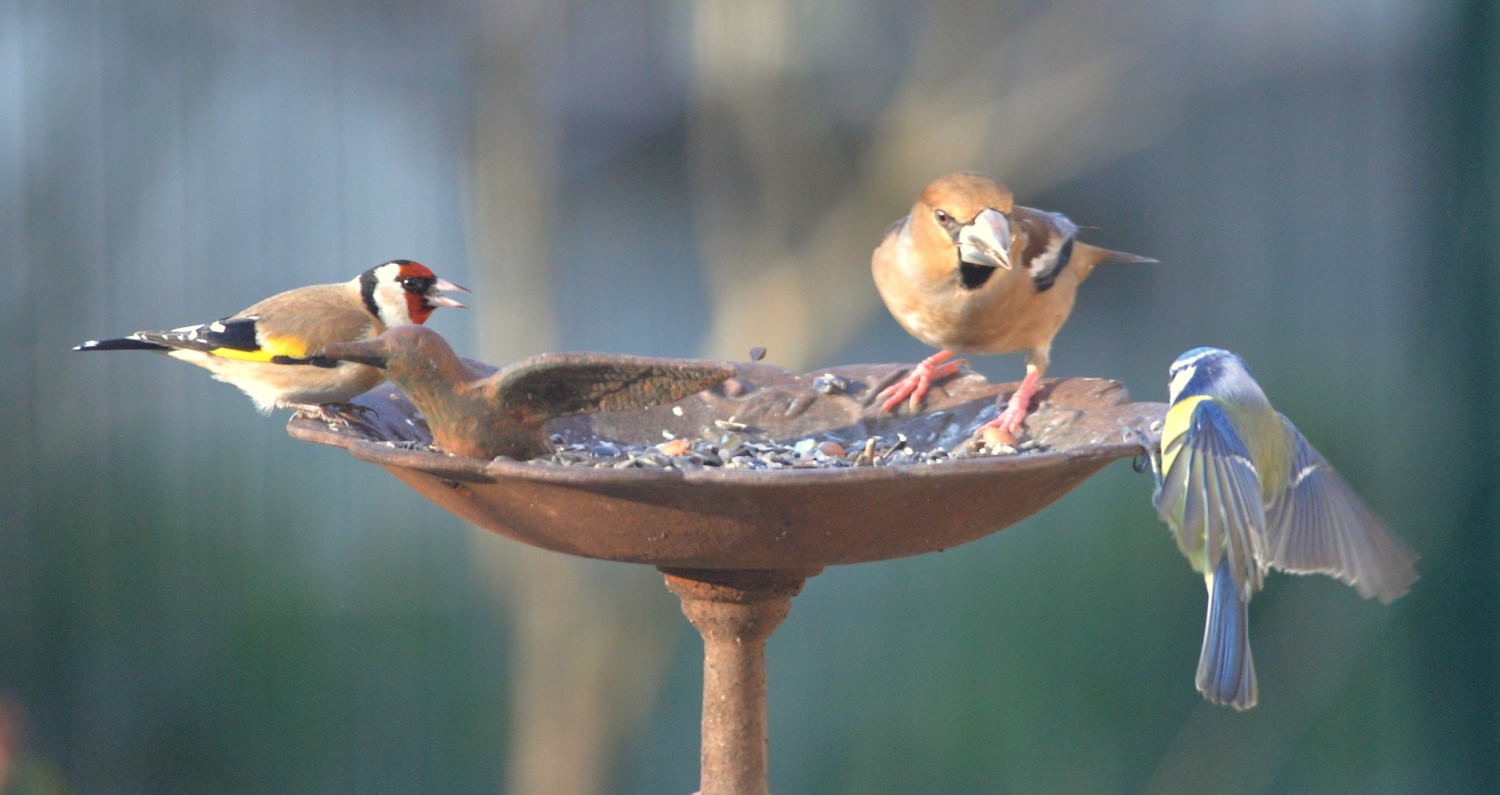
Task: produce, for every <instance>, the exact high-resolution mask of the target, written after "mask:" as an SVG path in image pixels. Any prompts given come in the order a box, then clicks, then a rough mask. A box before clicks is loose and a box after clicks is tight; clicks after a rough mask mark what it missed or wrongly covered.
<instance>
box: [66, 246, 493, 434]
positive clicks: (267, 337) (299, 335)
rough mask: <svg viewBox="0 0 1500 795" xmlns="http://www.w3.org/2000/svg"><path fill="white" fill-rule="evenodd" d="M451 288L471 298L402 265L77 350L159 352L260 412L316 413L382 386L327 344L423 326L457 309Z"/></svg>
mask: <svg viewBox="0 0 1500 795" xmlns="http://www.w3.org/2000/svg"><path fill="white" fill-rule="evenodd" d="M453 290H460V291H465V292H467V291H466V290H465V289H464V288H463V287H460V286H458V285H456V284H454V283H452V282H450V281H447V280H445V279H439V278H438V277H437V276H436V275H434V274H433V272H432V271H431V270H429V269H428V268H427V266H426V265H423V264H421V263H419V262H413V261H411V260H404V259H398V260H392V261H390V262H386V263H383V264H380V265H376V266H375V267H373V268H371V269H369V270H367V271H365V272H364V273H361V274H360V275H358V276H356V277H354V278H353V279H350V280H349V281H347V282H344V283H342V284H316V285H311V286H308V287H299V288H297V289H295V290H288V291H286V292H284V293H278V294H277V295H273V296H271V297H270V298H267V299H265V300H264V301H260V302H259V303H256V304H254V305H252V306H250V307H249V308H247V309H245V310H243V311H241V312H238V313H236V314H233V315H230V316H229V317H226V318H223V319H221V320H215V321H213V322H211V323H202V324H199V325H196V326H183V327H182V328H175V329H172V330H171V331H137V332H135V333H134V334H131V335H130V336H128V337H120V338H117V339H107V340H89V341H88V342H85V343H83V344H82V345H79V346H77V347H76V348H74V349H73V350H76V351H120V350H144V351H156V352H158V353H165V354H166V355H168V356H171V357H172V358H174V359H181V360H182V361H185V362H188V363H190V364H195V365H197V366H199V367H202V368H204V369H206V370H208V371H209V372H210V373H213V377H214V378H216V379H218V380H220V381H223V382H225V383H229V384H233V385H234V386H237V387H239V388H240V390H241V391H243V392H244V393H245V394H246V395H249V396H250V399H251V400H252V401H253V402H254V403H255V406H256V408H257V409H259V410H260V412H261V413H262V414H269V413H271V411H272V410H273V409H277V408H295V409H312V408H313V407H318V406H322V405H324V404H335V403H343V402H346V401H348V400H349V399H350V398H353V397H354V396H356V395H359V394H361V393H363V392H366V391H368V390H370V389H373V388H374V387H375V386H376V385H378V384H379V383H380V382H381V381H383V380H385V375H384V374H383V373H382V372H381V371H380V370H379V369H377V368H374V367H369V366H366V365H362V364H355V363H351V362H341V361H336V360H333V359H329V358H327V357H325V356H323V346H325V345H327V344H329V343H331V342H347V341H350V340H361V339H369V338H371V337H376V336H379V335H380V334H381V333H382V332H384V331H385V330H386V329H387V328H389V327H392V326H401V325H409V324H420V323H423V322H425V321H426V320H427V318H428V317H430V316H431V315H432V312H433V310H435V309H437V308H438V307H443V306H450V307H462V306H463V304H461V303H459V302H458V301H457V300H455V299H453V298H451V297H449V296H446V295H443V294H442V293H443V292H444V291H453Z"/></svg>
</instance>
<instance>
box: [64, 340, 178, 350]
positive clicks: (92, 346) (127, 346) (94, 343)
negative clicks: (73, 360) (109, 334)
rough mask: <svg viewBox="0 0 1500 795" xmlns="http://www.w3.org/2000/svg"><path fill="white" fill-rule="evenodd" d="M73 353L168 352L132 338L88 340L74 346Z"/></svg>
mask: <svg viewBox="0 0 1500 795" xmlns="http://www.w3.org/2000/svg"><path fill="white" fill-rule="evenodd" d="M73 350H75V351H157V352H162V351H170V350H172V348H171V347H170V346H167V345H160V344H158V343H155V342H148V341H146V340H138V339H134V338H132V337H118V338H116V339H112V340H89V341H88V342H85V343H83V344H82V345H74V346H73Z"/></svg>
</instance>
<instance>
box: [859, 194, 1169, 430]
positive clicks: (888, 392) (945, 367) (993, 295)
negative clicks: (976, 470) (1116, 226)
mask: <svg viewBox="0 0 1500 795" xmlns="http://www.w3.org/2000/svg"><path fill="white" fill-rule="evenodd" d="M1077 234H1078V227H1077V226H1076V225H1075V224H1074V223H1073V222H1072V221H1069V220H1068V219H1067V218H1066V217H1065V216H1063V215H1062V214H1060V213H1049V212H1045V211H1043V210H1033V209H1031V208H1030V207H1022V206H1019V205H1017V204H1015V202H1014V200H1013V199H1012V197H1011V192H1010V189H1009V188H1007V187H1005V186H1004V185H1002V184H1000V183H999V182H996V181H995V180H994V179H991V178H990V177H986V176H984V175H981V174H969V173H962V172H960V173H956V174H949V175H947V176H944V177H939V178H938V179H936V180H934V181H933V182H932V183H931V184H929V185H928V186H927V187H926V188H925V189H923V191H922V193H921V195H919V196H918V197H917V201H916V204H914V205H913V206H912V208H911V214H910V215H908V216H906V217H905V218H902V219H901V220H899V221H897V222H895V223H894V224H892V225H891V226H890V228H888V229H886V231H885V236H884V237H883V238H881V241H880V245H879V246H877V247H876V248H875V254H874V256H873V257H872V258H871V262H870V268H871V270H872V271H873V272H874V275H875V286H876V288H877V289H879V291H880V297H881V298H882V299H884V300H885V305H886V308H888V309H890V311H891V314H892V315H894V316H895V317H896V321H897V322H899V323H900V324H901V326H902V328H905V329H906V330H907V331H908V332H910V333H911V335H912V336H913V337H916V338H917V339H919V340H921V341H922V342H925V343H927V344H928V345H931V346H933V347H935V348H941V349H942V350H940V351H939V352H938V353H936V354H933V355H932V356H930V357H928V358H927V359H925V360H923V361H922V362H921V363H920V364H918V365H917V366H916V367H915V368H913V370H912V372H911V373H910V374H909V375H908V376H907V377H906V378H905V379H903V380H901V381H898V382H897V383H895V384H892V385H891V386H889V387H887V388H886V389H885V390H884V391H882V392H881V394H880V395H879V398H880V399H882V400H884V401H885V403H884V404H883V406H882V409H883V410H885V411H893V410H895V409H896V407H897V406H899V405H901V402H902V401H903V400H907V399H908V398H909V399H910V405H911V408H912V410H913V411H915V410H916V409H917V407H918V406H919V405H921V402H922V397H923V396H924V395H926V393H927V390H928V389H929V388H930V387H931V385H932V383H933V382H935V381H937V380H938V379H940V378H945V377H947V376H949V375H952V374H954V373H955V372H957V371H958V369H959V367H960V366H962V365H963V364H964V362H963V361H962V360H954V361H948V359H949V358H950V357H952V356H953V354H954V352H955V351H956V352H960V353H984V354H999V353H1014V352H1017V351H1025V352H1026V377H1025V379H1024V380H1022V382H1021V385H1020V387H1019V388H1017V389H1016V392H1015V394H1013V395H1012V396H1011V399H1010V402H1009V404H1008V405H1007V406H1006V408H1005V410H1004V411H1003V412H1001V414H1000V416H999V417H998V418H996V419H995V420H993V421H991V422H989V423H987V424H986V426H985V427H991V426H994V427H998V428H999V429H1001V430H1003V431H1005V432H1006V433H1009V434H1014V433H1015V432H1016V431H1017V430H1019V429H1020V427H1021V422H1022V421H1023V420H1024V419H1025V418H1026V412H1027V410H1028V408H1029V406H1030V403H1031V398H1032V396H1033V395H1034V394H1035V392H1036V388H1037V382H1038V381H1040V380H1041V377H1042V375H1043V374H1044V373H1045V372H1046V371H1047V364H1048V361H1049V354H1050V352H1051V349H1052V338H1053V337H1055V336H1057V332H1058V330H1059V329H1061V328H1062V325H1063V322H1064V321H1066V320H1067V319H1068V313H1069V312H1071V311H1072V309H1073V298H1074V296H1075V295H1076V294H1077V291H1078V285H1079V284H1080V283H1082V282H1083V280H1084V279H1086V278H1088V275H1089V273H1090V272H1091V271H1092V270H1093V269H1094V266H1096V265H1102V264H1108V263H1125V262H1155V260H1152V259H1148V258H1146V257H1138V256H1136V255H1134V254H1125V253H1123V252H1119V251H1109V250H1107V249H1102V248H1097V247H1095V246H1091V245H1089V244H1087V243H1084V242H1082V241H1080V240H1078V239H1077Z"/></svg>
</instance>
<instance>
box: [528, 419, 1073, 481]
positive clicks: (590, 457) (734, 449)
mask: <svg viewBox="0 0 1500 795" xmlns="http://www.w3.org/2000/svg"><path fill="white" fill-rule="evenodd" d="M719 422H720V423H724V422H726V421H723V420H720V421H719ZM729 424H731V425H738V423H732V422H730V423H729ZM721 427H722V425H721ZM1045 449H1046V446H1045V445H1042V444H1040V443H1039V442H1037V441H1036V440H1034V439H1027V440H1026V441H1024V442H1021V443H1019V444H1017V445H999V446H989V445H983V444H980V445H960V446H958V447H955V448H952V449H946V448H943V447H934V448H932V449H930V450H920V449H917V448H916V447H914V446H912V444H911V443H910V441H909V440H908V439H907V438H906V436H905V435H904V434H896V435H895V437H893V438H888V437H882V436H872V437H869V438H867V439H863V440H860V441H856V442H848V441H844V440H839V439H832V438H827V437H822V438H820V437H806V438H803V439H798V440H795V441H791V442H777V441H770V440H764V439H749V438H744V437H743V436H738V435H736V436H732V437H731V436H728V435H726V436H724V437H723V438H721V439H719V440H717V441H708V440H698V441H694V440H690V439H685V438H677V439H671V440H668V441H665V442H662V443H660V444H657V445H654V446H653V445H642V444H624V443H620V442H611V441H594V442H590V443H587V444H579V443H575V444H557V445H556V446H555V447H554V449H553V451H552V453H551V454H549V455H546V456H542V457H540V458H536V459H532V461H530V462H529V463H533V464H544V465H545V464H552V465H560V466H571V467H578V466H584V467H594V468H606V469H607V468H614V469H661V470H678V471H692V470H699V469H727V470H750V471H759V470H772V469H846V468H852V467H868V466H875V467H885V466H910V465H922V464H933V463H938V462H941V461H949V460H958V459H968V458H985V457H988V456H994V455H1024V454H1026V453H1030V452H1036V451H1042V450H1045Z"/></svg>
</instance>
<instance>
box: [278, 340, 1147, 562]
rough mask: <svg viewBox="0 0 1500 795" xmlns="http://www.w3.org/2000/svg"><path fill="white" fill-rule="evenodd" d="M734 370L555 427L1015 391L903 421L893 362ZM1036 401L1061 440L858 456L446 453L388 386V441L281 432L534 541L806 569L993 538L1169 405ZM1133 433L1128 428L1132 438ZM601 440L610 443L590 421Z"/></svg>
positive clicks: (949, 388) (573, 549)
mask: <svg viewBox="0 0 1500 795" xmlns="http://www.w3.org/2000/svg"><path fill="white" fill-rule="evenodd" d="M735 366H736V367H737V368H741V369H742V371H743V372H744V373H745V374H746V376H745V379H744V380H745V381H746V382H748V383H749V386H748V387H743V385H741V387H743V388H741V389H739V391H734V390H726V389H725V388H724V387H722V386H721V387H715V388H714V389H711V390H706V391H705V392H704V393H700V395H695V396H693V397H690V398H687V399H685V400H684V401H680V402H679V403H680V404H683V405H687V407H688V408H687V411H686V412H685V414H686V417H687V418H686V420H680V419H679V420H674V415H673V414H672V413H671V408H670V407H667V406H662V407H656V408H653V409H648V410H643V411H637V412H615V413H612V414H609V415H605V414H598V415H589V416H586V417H567V418H563V419H561V420H557V421H555V422H558V423H560V425H559V427H560V428H561V429H562V430H563V431H565V432H566V433H565V435H566V434H574V435H575V436H576V434H578V433H580V432H589V433H592V432H593V431H592V430H590V429H592V428H593V427H594V426H596V425H597V426H600V427H604V428H609V427H611V423H616V424H623V425H624V426H629V427H630V428H634V429H635V432H636V435H637V436H638V437H640V436H643V435H644V433H645V431H643V430H641V429H654V428H659V427H662V424H663V423H671V422H673V421H679V422H690V421H695V420H696V421H699V422H701V421H702V420H703V418H704V417H705V416H708V415H707V414H705V411H710V412H717V414H716V415H715V416H732V415H730V414H726V413H725V412H727V411H728V409H726V408H725V405H726V404H732V405H733V406H734V407H736V408H737V409H739V410H741V413H740V416H744V414H745V413H746V412H750V411H752V410H756V409H758V408H763V407H764V406H763V405H758V403H759V404H765V403H768V402H769V403H775V405H776V406H781V405H783V404H785V403H787V402H788V395H791V396H792V398H794V399H795V398H799V397H805V398H806V400H807V401H808V402H809V403H810V405H812V406H813V409H812V410H811V411H810V412H809V413H812V414H816V413H817V412H818V411H820V410H822V409H825V408H827V409H830V410H835V413H836V415H837V417H838V420H837V421H838V422H839V423H841V424H842V425H841V427H843V428H848V427H854V426H866V425H867V426H868V427H874V428H877V429H878V430H880V431H881V432H882V434H885V433H891V434H894V433H896V432H899V429H901V428H903V427H908V428H910V427H912V426H910V425H905V424H903V423H919V422H924V421H927V420H929V419H930V418H931V417H932V416H933V415H935V414H937V413H938V412H943V411H947V412H950V413H952V414H954V415H955V420H954V421H955V422H963V423H968V424H967V425H965V426H964V428H967V429H968V430H972V427H974V426H976V425H977V424H978V422H979V421H980V419H981V418H983V417H985V416H989V414H991V413H993V411H994V404H995V402H997V401H998V400H999V399H1001V398H1003V397H1004V396H1005V395H1007V394H1008V391H1009V390H1012V389H1014V385H1013V384H990V383H989V382H988V381H986V380H985V379H984V378H983V377H982V376H980V375H978V374H968V375H964V376H962V377H957V378H954V379H951V381H948V382H944V384H943V388H941V389H934V390H933V392H932V393H930V394H929V397H928V401H927V405H926V409H927V410H926V411H924V412H922V413H920V414H917V415H908V414H906V409H904V408H903V409H902V410H901V411H900V412H898V416H896V417H891V416H890V415H882V414H880V413H879V412H878V408H877V407H876V406H875V405H874V403H875V401H874V400H873V394H874V392H876V391H878V389H879V388H880V386H881V385H882V384H884V383H886V382H888V381H890V380H892V379H894V378H898V377H900V374H901V373H902V372H904V370H905V369H906V366H904V365H848V366H843V367H838V368H832V369H831V370H830V369H824V370H818V371H814V372H812V373H807V374H803V375H793V374H792V373H790V372H788V371H785V370H781V369H780V368H773V367H770V366H767V365H747V364H743V363H741V364H737V365H735ZM829 372H834V373H838V374H841V375H842V376H848V377H849V380H850V382H851V384H852V385H853V388H852V389H851V392H850V394H843V395H838V396H827V395H822V394H818V393H817V391H816V389H815V388H814V386H813V383H814V380H815V378H816V377H817V376H818V375H820V374H826V373H829ZM726 392H733V397H732V398H731V397H726V394H725V393H726ZM1041 394H1042V395H1043V396H1044V398H1045V399H1044V400H1043V402H1042V404H1041V405H1040V406H1039V407H1038V409H1037V411H1036V412H1035V413H1034V414H1033V416H1032V418H1031V419H1029V420H1028V423H1031V424H1030V425H1028V427H1036V428H1038V429H1040V433H1039V439H1040V440H1041V441H1042V442H1043V443H1048V441H1049V438H1050V439H1052V440H1054V441H1056V440H1060V439H1066V440H1067V442H1066V443H1056V444H1053V446H1052V448H1051V449H1044V450H1039V451H1031V452H1025V453H1019V454H1014V455H988V456H978V457H973V458H962V459H950V460H946V461H938V462H931V463H897V464H885V465H880V466H866V467H838V468H835V467H819V468H809V469H801V468H796V469H794V468H786V469H775V470H753V471H752V470H739V469H726V468H721V467H705V468H702V469H686V470H679V469H656V468H630V469H615V468H594V467H587V466H563V465H557V464H552V463H547V462H531V463H527V462H520V461H514V460H509V459H503V458H502V459H496V460H492V461H485V460H480V459H477V458H471V457H466V456H455V455H449V454H447V453H442V452H439V451H434V450H431V449H430V448H427V447H425V445H424V446H422V447H413V446H412V444H411V442H413V441H415V442H418V443H420V442H421V441H422V440H423V439H424V434H425V428H424V427H421V424H420V420H418V421H416V422H413V419H412V418H413V417H414V416H415V415H414V413H413V412H414V410H413V409H412V407H411V406H410V404H409V403H406V402H405V398H404V396H402V395H401V394H400V392H399V390H397V389H396V388H395V387H393V386H390V385H384V386H382V387H381V388H378V389H376V390H373V391H372V392H370V393H367V394H366V395H365V396H361V398H360V399H358V401H357V402H359V403H360V404H361V405H364V406H366V407H367V408H368V409H369V410H370V411H371V412H373V413H374V415H375V417H376V422H375V423H373V425H372V427H377V426H378V427H382V428H384V430H385V431H386V433H385V436H386V438H391V437H393V436H399V437H400V438H399V439H398V440H397V442H396V443H392V442H389V441H378V440H375V439H371V438H366V437H365V436H362V435H361V434H360V433H359V432H358V431H356V430H353V429H347V428H346V429H339V428H334V427H330V426H329V425H328V424H327V423H325V422H323V421H321V420H317V419H312V418H308V417H293V419H292V420H291V421H290V422H289V423H288V427H287V431H288V433H289V434H291V435H292V436H293V437H294V438H298V439H301V440H304V441H310V442H317V443H320V444H327V445H332V446H339V447H344V448H345V449H347V450H348V451H349V453H350V454H351V455H353V456H354V457H355V458H358V459H360V460H364V461H368V462H371V463H374V464H378V465H379V466H381V467H383V468H385V469H386V470H387V471H389V472H391V473H392V474H393V475H395V476H396V477H398V478H399V479H401V480H402V481H403V482H405V483H407V485H409V486H411V487H412V488H413V489H415V490H416V491H418V492H419V493H421V494H423V495H424V496H426V497H428V498H429V499H432V500H433V501H434V502H437V503H438V504H439V505H441V506H442V507H443V508H445V509H447V510H449V511H451V512H453V513H455V514H457V515H458V516H460V517H462V518H464V519H465V520H467V521H469V522H472V523H474V524H477V525H479V526H481V527H484V528H485V529H488V530H491V531H493V532H496V533H498V534H500V535H504V536H507V537H510V538H512V539H515V540H519V541H522V542H524V543H528V544H531V545H533V546H539V547H542V548H545V549H550V550H553V551H557V552H563V553H565V554H575V555H582V556H585V557H593V558H600V559H605V560H616V561H623V562H632V563H643V564H650V565H655V566H658V567H662V568H676V569H684V568H685V569H710V570H728V569H742V570H787V571H791V570H805V571H813V570H817V569H821V568H823V567H825V566H828V565H837V564H848V563H862V562H870V561H876V560H887V559H892V558H899V557H907V556H911V555H918V554H924V553H927V552H934V551H938V550H942V549H947V548H949V547H953V546H958V545H960V544H964V543H968V542H970V541H974V540H977V539H979V538H982V537H984V536H987V535H990V534H991V533H994V532H997V531H999V530H1001V529H1003V528H1005V527H1008V526H1009V525H1011V524H1014V523H1015V522H1017V521H1020V520H1021V519H1024V518H1026V517H1028V516H1030V515H1032V514H1034V513H1036V512H1037V511H1040V510H1041V509H1042V508H1045V507H1046V506H1048V505H1050V504H1051V503H1052V502H1054V501H1055V500H1057V499H1059V498H1060V497H1061V496H1062V495H1064V494H1066V493H1067V492H1068V491H1070V490H1072V489H1073V488H1075V487H1076V486H1078V485H1079V484H1080V483H1082V482H1083V480H1085V479H1087V478H1088V477H1090V476H1091V475H1093V474H1094V473H1095V472H1097V471H1098V470H1100V469H1102V468H1103V467H1104V466H1105V465H1107V464H1108V463H1109V462H1111V461H1113V460H1115V459H1117V458H1128V457H1131V456H1134V455H1137V454H1140V453H1142V452H1144V450H1143V448H1142V447H1141V445H1140V442H1139V439H1142V438H1143V439H1145V440H1146V441H1147V442H1148V443H1149V442H1150V440H1152V439H1154V438H1155V436H1156V433H1157V430H1158V429H1159V427H1160V426H1159V420H1160V419H1161V417H1162V415H1163V414H1164V412H1165V405H1164V404H1159V403H1131V402H1129V395H1128V393H1127V392H1126V390H1125V389H1124V387H1123V386H1122V385H1120V384H1119V383H1118V382H1114V381H1108V380H1104V379H1090V378H1070V379H1049V380H1048V381H1046V382H1044V385H1043V390H1042V392H1041ZM700 397H701V400H700ZM705 406H706V407H707V408H705ZM799 411H800V410H799ZM683 416H684V413H683V412H679V413H677V414H676V415H675V417H676V418H682V417H683ZM851 417H852V418H854V426H850V424H849V423H850V421H851ZM759 418H760V419H761V420H763V421H765V422H766V423H768V424H774V423H776V422H780V421H785V422H787V423H789V426H788V427H790V426H795V425H797V423H799V422H802V420H803V419H804V417H803V415H801V414H798V415H797V416H791V415H788V416H786V417H778V416H772V417H770V418H769V419H768V418H767V416H766V415H765V414H764V412H763V413H762V414H761V415H759ZM398 419H400V420H401V421H400V422H397V420H398ZM569 423H571V425H569ZM549 427H552V426H550V425H549ZM569 428H571V430H569ZM1059 428H1060V429H1061V430H1056V429H1059ZM1127 428H1129V429H1134V430H1135V431H1137V432H1138V433H1139V436H1138V437H1136V438H1134V439H1127V438H1126V435H1125V433H1124V430H1125V429H1127ZM580 429H583V431H580ZM928 429H929V430H930V423H929V428H928ZM1049 429H1053V432H1052V433H1051V436H1050V437H1049V435H1048V434H1049ZM805 430H806V423H803V425H802V430H800V431H796V432H789V433H782V434H779V435H778V434H776V433H771V434H769V435H770V436H771V437H772V438H783V439H784V438H796V437H801V436H803V435H804V433H803V432H802V431H805ZM650 432H651V433H652V434H659V431H656V430H652V431H650ZM596 438H600V439H605V438H611V436H610V435H609V434H607V433H603V432H600V433H598V435H597V437H596ZM613 438H619V437H618V435H616V436H614V437H613ZM656 438H658V439H659V438H660V437H659V436H657V437H656Z"/></svg>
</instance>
